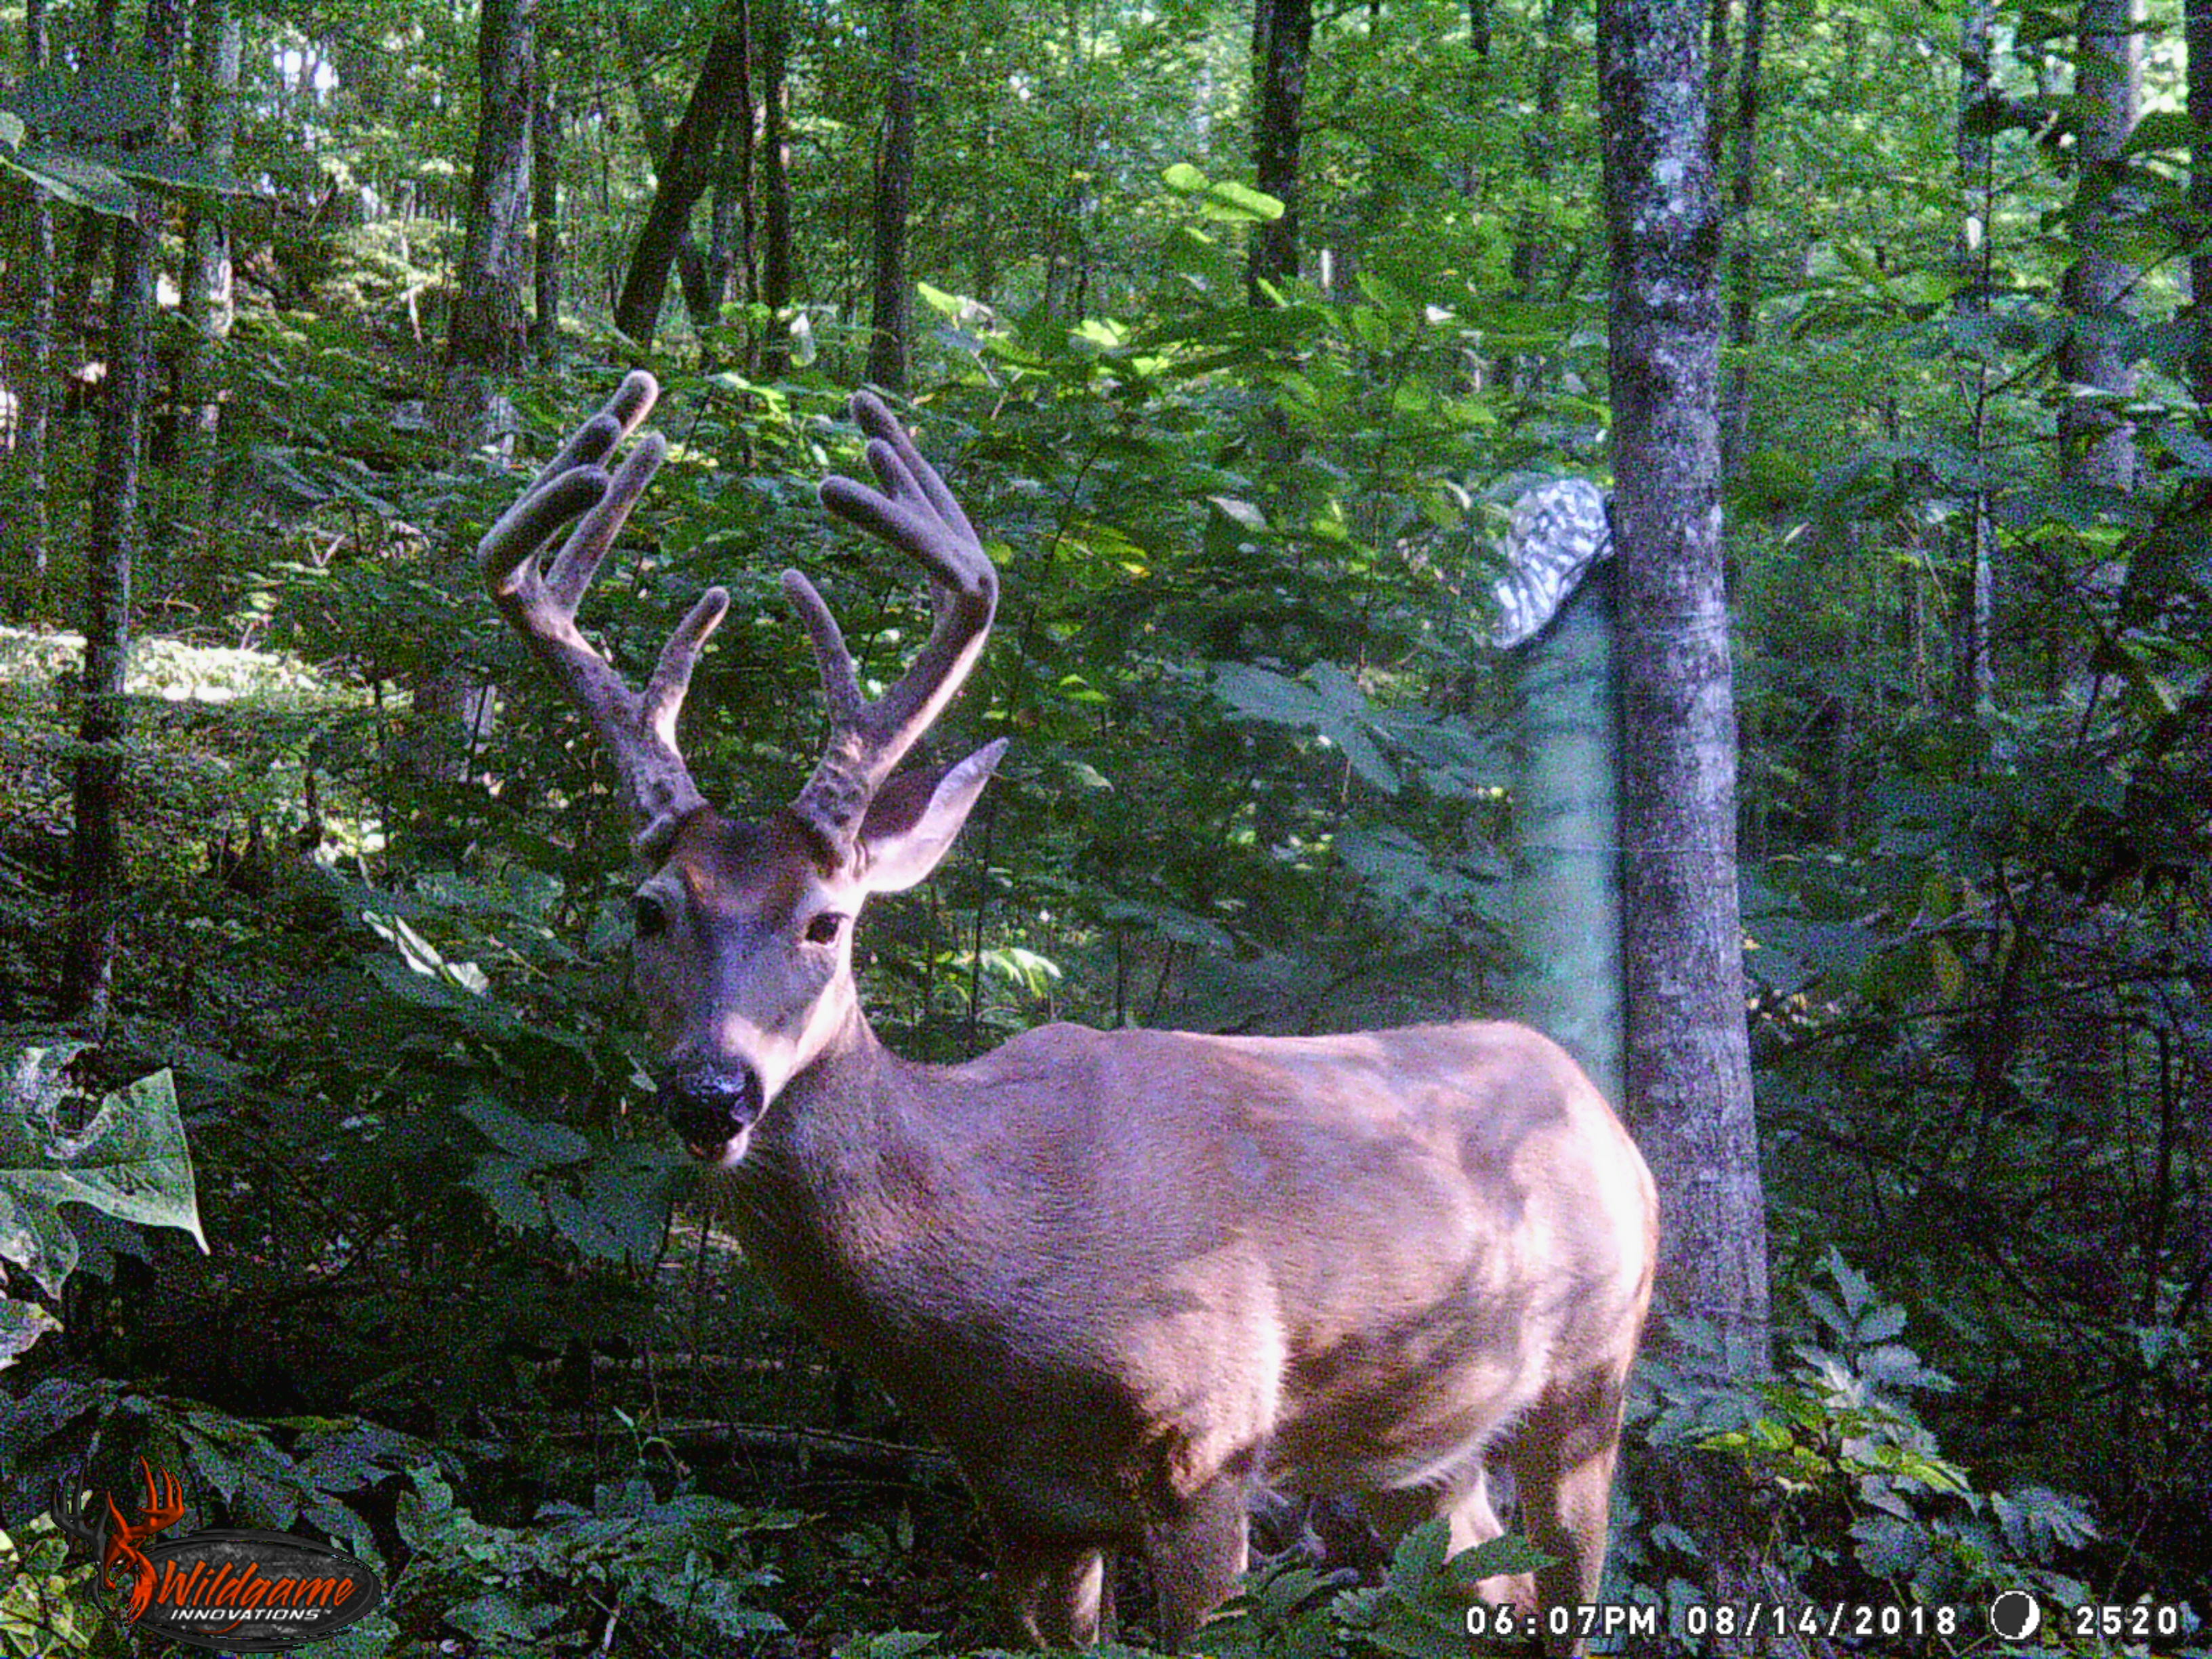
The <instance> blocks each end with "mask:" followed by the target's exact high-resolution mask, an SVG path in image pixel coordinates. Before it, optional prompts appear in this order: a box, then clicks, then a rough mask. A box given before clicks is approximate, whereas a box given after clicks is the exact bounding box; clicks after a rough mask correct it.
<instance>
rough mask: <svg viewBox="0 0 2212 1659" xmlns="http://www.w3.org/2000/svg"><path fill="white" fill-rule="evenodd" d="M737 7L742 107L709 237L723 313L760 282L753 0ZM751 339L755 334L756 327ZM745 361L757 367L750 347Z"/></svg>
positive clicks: (734, 121) (728, 128)
mask: <svg viewBox="0 0 2212 1659" xmlns="http://www.w3.org/2000/svg"><path fill="white" fill-rule="evenodd" d="M731 10H732V15H734V17H735V18H736V20H737V28H738V35H739V36H740V37H741V38H742V39H743V40H744V43H745V49H744V52H743V53H741V54H740V55H739V57H738V98H737V106H736V107H735V108H734V109H732V111H731V112H730V118H729V119H728V120H726V121H725V122H724V123H723V124H722V141H721V144H720V149H718V150H717V152H716V154H715V157H714V209H713V212H712V215H711V216H710V220H709V223H710V225H711V227H712V228H711V229H710V230H709V232H708V239H707V266H708V273H709V275H710V276H711V277H712V280H713V284H714V307H715V311H716V314H717V316H718V317H719V315H720V308H721V307H723V306H725V305H727V304H728V303H730V302H731V301H733V300H742V301H746V302H750V301H751V300H752V299H753V297H754V295H755V293H756V291H757V288H758V286H759V281H758V273H757V270H756V267H755V262H754V258H753V203H752V188H753V138H754V128H753V122H754V120H755V118H756V114H757V103H756V100H754V97H753V75H752V56H753V46H752V41H753V25H752V7H751V4H750V0H732V7H731ZM746 338H747V339H748V340H750V338H751V333H750V328H748V330H747V332H746ZM711 355H712V354H710V356H711ZM745 363H746V367H747V368H750V367H751V363H752V354H751V352H750V349H748V350H747V351H746V353H745Z"/></svg>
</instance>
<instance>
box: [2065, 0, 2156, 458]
mask: <svg viewBox="0 0 2212 1659" xmlns="http://www.w3.org/2000/svg"><path fill="white" fill-rule="evenodd" d="M2077 45H2078V51H2077V53H2076V57H2077V59H2078V64H2079V67H2078V68H2077V69H2076V70H2075V76H2074V92H2075V98H2076V99H2077V100H2079V101H2080V103H2081V106H2082V107H2083V111H2084V112H2083V114H2082V116H2081V124H2080V126H2079V127H2078V129H2077V134H2076V137H2077V150H2076V155H2077V160H2078V164H2079V167H2080V173H2079V175H2078V177H2077V179H2076V183H2075V192H2074V202H2075V230H2074V234H2075V239H2076V240H2077V242H2078V243H2079V245H2080V247H2081V252H2080V254H2079V256H2078V257H2077V258H2075V262H2074V264H2073V265H2072V266H2071V267H2070V268H2069V270H2067V273H2066V283H2065V291H2066V304H2067V308H2068V309H2069V311H2070V312H2071V313H2073V326H2072V328H2071V329H2070V330H2069V332H2068V334H2067V337H2066V338H2065V341H2064V342H2063V343H2062V344H2061V345H2060V347H2059V350H2058V374H2059V378H2060V379H2061V380H2064V381H2066V382H2067V384H2068V386H2069V388H2070V391H2069V395H2068V396H2067V398H2066V401H2065V403H2064V404H2063V405H2062V406H2061V410H2060V414H2059V422H2058V429H2059V438H2060V447H2061V450H2062V453H2063V456H2064V460H2065V466H2066V471H2067V473H2068V476H2069V477H2075V478H2079V479H2081V480H2082V481H2083V482H2085V483H2091V484H2093V485H2096V486H2098V487H2100V488H2102V489H2113V490H2127V489H2133V488H2134V486H2135V477H2136V440H2135V426H2134V423H2133V422H2130V421H2129V420H2128V419H2127V418H2126V416H2124V415H2123V414H2122V413H2121V412H2120V410H2118V407H2117V405H2118V404H2121V403H2123V402H2124V401H2125V400H2126V399H2127V398H2131V397H2133V396H2134V395H2135V390H2136V373H2135V365H2134V361H2133V359H2132V357H2131V356H2130V353H2129V352H2128V350H2127V349H2126V347H2125V346H2124V344H2123V343H2121V341H2120V339H2119V338H2118V334H2119V331H2120V330H2122V329H2123V328H2124V326H2125V325H2126V323H2127V321H2128V319H2129V317H2130V315H2131V313H2133V310H2134V306H2133V302H2132V301H2131V300H2130V297H2129V295H2130V289H2131V288H2132V286H2133V284H2134V283H2135V280H2136V275H2137V273H2136V269H2135V267H2134V266H2132V265H2130V264H2124V263H2123V262H2122V261H2121V260H2119V259H2118V258H2115V257H2114V256H2113V255H2112V253H2111V252H2108V251H2107V250H2106V248H2105V247H2104V246H2101V245H2100V244H2101V243H2102V242H2103V241H2104V240H2105V239H2106V238H2107V237H2109V236H2110V235H2111V234H2112V231H2113V229H2114V228H2115V227H2116V226H2117V225H2118V222H2119V220H2120V217H2121V213H2120V205H2121V204H2120V203H2119V201H2118V191H2119V189H2120V186H2121V185H2123V184H2124V181H2125V179H2126V176H2127V169H2126V165H2125V158H2124V155H2123V151H2124V149H2125V146H2126V144H2127V142H2128V139H2129V137H2130V136H2131V135H2132V134H2133V133H2134V131H2135V127H2136V111H2137V108H2138V107H2139V106H2140V105H2141V103H2142V0H2081V34H2080V37H2079V40H2078V42H2077ZM2085 394H2086V395H2085Z"/></svg>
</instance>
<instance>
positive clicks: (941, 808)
mask: <svg viewBox="0 0 2212 1659" xmlns="http://www.w3.org/2000/svg"><path fill="white" fill-rule="evenodd" d="M1004 753H1006V738H1000V739H999V740H998V741H997V742H995V743H987V744H984V745H983V746H982V747H981V749H978V750H976V751H975V753H974V754H972V755H970V756H969V757H968V758H967V759H966V760H964V761H962V762H961V763H959V764H958V765H957V766H951V767H947V768H946V769H944V770H943V771H941V772H935V771H931V772H910V773H908V774H906V775H902V776H900V777H896V778H893V779H892V780H891V781H890V782H888V783H886V784H885V785H884V787H882V788H881V789H879V790H878V791H877V792H876V798H875V799H874V800H873V801H872V802H871V803H870V804H869V806H868V816H867V817H866V820H865V821H864V822H863V823H861V825H860V847H859V851H860V882H861V884H862V885H863V886H865V887H866V889H867V890H869V891H870V892H872V893H899V892H903V891H905V890H907V889H908V888H909V887H911V886H913V885H914V884H915V883H916V882H918V881H920V880H921V878H923V877H924V876H926V875H927V874H928V873H929V872H931V871H932V870H934V869H935V868H937V864H938V860H940V859H942V858H943V857H944V856H945V849H946V848H949V847H951V845H952V839H953V837H954V836H957V835H958V834H959V833H960V826H961V825H962V824H963V823H967V822H968V813H969V809H970V808H972V807H973V806H974V805H975V798H976V797H977V796H979V795H981V793H983V786H984V785H985V784H987V783H988V782H989V781H991V774H992V772H993V770H994V769H995V768H996V767H997V766H998V764H999V757H1000V756H1001V755H1003V754H1004Z"/></svg>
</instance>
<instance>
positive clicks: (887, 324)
mask: <svg viewBox="0 0 2212 1659" xmlns="http://www.w3.org/2000/svg"><path fill="white" fill-rule="evenodd" d="M884 12H885V14H886V18H885V21H887V22H888V23H889V25H890V27H889V30H888V33H889V46H890V65H889V69H890V73H889V74H888V75H887V76H886V77H885V79H884V141H883V144H882V146H881V148H880V149H878V150H877V152H876V215H875V218H876V224H875V231H876V235H875V244H876V246H875V303H874V307H873V319H872V323H871V325H870V329H869V334H868V379H869V380H872V381H874V382H875V384H876V385H878V386H882V387H884V389H885V390H887V391H890V392H903V391H905V390H906V374H907V354H908V350H909V349H911V343H912V336H913V332H914V289H913V287H912V285H911V284H910V283H908V281H907V276H906V226H907V217H908V214H909V213H910V212H911V210H912V206H913V200H914V143H915V137H914V114H915V100H916V99H917V98H918V96H919V95H920V92H921V30H920V29H919V28H918V27H916V25H915V15H914V0H884Z"/></svg>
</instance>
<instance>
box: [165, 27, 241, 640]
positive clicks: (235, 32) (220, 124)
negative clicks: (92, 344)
mask: <svg viewBox="0 0 2212 1659" xmlns="http://www.w3.org/2000/svg"><path fill="white" fill-rule="evenodd" d="M241 49H242V46H241V33H240V27H239V23H238V18H237V16H236V15H234V13H233V12H232V10H231V9H230V0H194V3H193V6H192V72H191V80H190V82H189V83H188V85H189V94H188V95H189V98H190V100H191V134H192V142H193V145H194V147H195V148H196V149H198V151H199V153H200V154H201V155H204V157H206V158H207V160H208V161H210V162H212V163H213V164H214V165H216V167H221V168H222V169H223V170H224V171H225V172H228V171H229V169H230V164H231V157H232V153H233V151H234V149H235V147H236V142H237V136H238V70H239V58H240V52H241ZM229 221H230V207H229V203H228V200H227V199H226V198H224V197H220V196H210V195H207V194H205V193H204V192H195V193H194V194H193V195H192V196H191V197H189V198H188V199H187V200H186V202H185V292H184V298H183V305H184V313H185V337H184V349H183V352H182V355H181V356H180V357H179V362H178V367H177V382H178V387H177V391H178V396H177V401H178V403H179V406H180V407H179V420H178V431H177V486H178V487H177V490H176V493H175V495H174V497H173V501H172V507H173V510H174V511H175V513H177V514H178V516H179V519H180V520H182V522H181V523H180V524H179V526H177V529H178V530H179V532H181V533H180V534H174V535H173V536H172V538H171V540H172V543H173V544H175V545H179V546H187V547H190V548H191V549H192V550H193V553H192V556H191V561H190V567H191V568H190V572H189V575H190V582H191V588H192V590H193V592H195V594H196V595H197V597H198V598H199V599H202V600H203V601H211V600H213V599H214V598H215V586H216V568H215V563H216V561H215V550H214V526H215V516H216V464H215V456H216V438H217V437H218V436H219V435H220V431H221V422H222V404H221V403H220V402H219V401H218V398H217V392H216V359H217V357H218V356H219V355H220V353H221V350H222V343H223V342H224V341H225V340H227V339H228V338H229V337H230V325H231V319H232V317H233V315H234V309H235V308H234V305H233V302H232V293H231V270H230V222H229Z"/></svg>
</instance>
